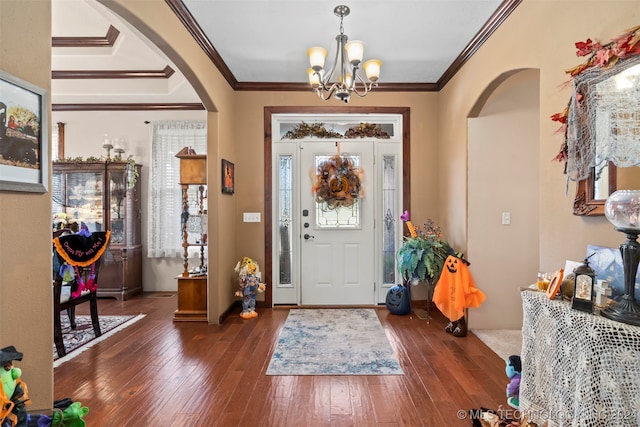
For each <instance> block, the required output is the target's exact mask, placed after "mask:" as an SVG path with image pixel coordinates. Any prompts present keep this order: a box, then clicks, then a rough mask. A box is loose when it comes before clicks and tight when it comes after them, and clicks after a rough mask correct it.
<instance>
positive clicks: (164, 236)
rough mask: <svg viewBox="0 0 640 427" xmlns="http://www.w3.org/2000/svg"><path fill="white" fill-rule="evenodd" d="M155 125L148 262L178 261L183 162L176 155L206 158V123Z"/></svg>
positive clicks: (180, 248) (149, 202)
mask: <svg viewBox="0 0 640 427" xmlns="http://www.w3.org/2000/svg"><path fill="white" fill-rule="evenodd" d="M152 124H153V135H152V142H151V143H152V147H151V168H150V172H149V175H150V177H149V182H150V185H149V201H148V206H149V220H148V228H147V255H148V257H149V258H161V257H176V256H180V255H181V254H182V252H183V249H182V233H181V231H182V230H181V226H180V214H181V213H182V189H181V187H180V185H179V184H178V183H179V181H180V160H179V159H178V158H177V157H176V154H177V153H178V152H179V151H180V150H182V149H183V148H184V147H192V148H193V149H194V150H195V152H196V153H197V154H206V152H207V122H206V121H202V120H163V121H156V122H152Z"/></svg>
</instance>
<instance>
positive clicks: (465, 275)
mask: <svg viewBox="0 0 640 427" xmlns="http://www.w3.org/2000/svg"><path fill="white" fill-rule="evenodd" d="M468 266H469V262H468V261H467V260H465V259H464V255H462V254H459V253H455V252H453V251H451V254H450V255H449V256H448V257H447V259H446V260H445V262H444V268H443V269H442V274H441V275H440V279H439V280H438V283H437V284H436V288H435V290H434V291H433V302H434V304H435V305H436V307H438V310H440V312H442V314H444V315H445V316H446V317H447V318H448V319H449V320H450V323H449V324H448V325H447V326H446V328H445V331H446V332H447V333H450V334H452V335H453V336H454V337H464V336H466V335H467V323H466V321H465V318H464V310H465V309H466V308H469V307H480V304H482V302H483V301H484V300H485V298H486V296H485V294H484V293H483V292H482V291H480V290H479V289H477V288H476V285H475V282H474V281H473V277H471V273H470V272H469V267H468Z"/></svg>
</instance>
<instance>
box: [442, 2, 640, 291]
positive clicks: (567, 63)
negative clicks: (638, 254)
mask: <svg viewBox="0 0 640 427" xmlns="http://www.w3.org/2000/svg"><path fill="white" fill-rule="evenodd" d="M638 22H640V2H639V1H614V0H610V1H564V0H563V1H554V2H550V1H543V0H525V1H523V2H522V4H521V5H520V6H519V7H518V8H517V9H516V10H515V12H514V13H513V14H512V15H511V16H510V17H509V18H508V19H507V21H506V22H505V23H503V24H502V26H501V27H500V28H499V29H498V30H497V31H496V32H495V33H494V34H493V35H492V36H491V38H490V39H489V40H488V41H487V42H486V43H485V44H484V45H483V47H481V48H480V49H479V50H478V51H477V52H476V53H475V55H474V56H473V57H472V58H471V60H470V61H469V62H468V63H467V64H466V65H465V66H464V68H463V69H462V70H461V71H460V72H459V73H458V74H457V75H456V76H455V78H454V79H452V80H451V82H449V84H447V86H446V87H445V88H444V90H442V91H441V102H440V117H446V118H447V120H441V121H440V134H439V141H440V147H441V149H440V151H439V154H440V164H441V165H442V168H441V170H440V182H441V183H442V187H441V192H440V194H439V201H440V203H441V204H442V206H443V209H444V212H443V215H444V216H446V218H447V219H448V223H447V226H448V227H447V229H448V230H449V232H450V234H451V235H452V236H454V242H455V243H456V244H464V243H465V241H466V239H467V228H466V223H467V218H466V215H467V205H466V191H465V187H466V153H467V135H466V121H467V117H468V114H469V111H470V110H471V108H472V106H473V104H474V103H475V102H476V100H477V99H478V98H479V97H480V95H481V93H482V92H483V91H484V90H485V88H487V87H488V86H489V85H490V83H491V82H492V81H493V80H495V79H496V78H498V77H499V76H500V75H501V74H502V73H505V72H509V71H513V70H518V69H525V68H533V69H539V70H540V112H539V114H540V120H539V122H540V128H539V139H540V140H539V148H538V159H537V160H536V161H532V162H531V164H527V163H523V164H522V165H521V167H522V168H526V167H529V166H532V165H535V163H539V168H540V170H539V176H540V182H539V187H540V194H539V200H540V203H539V207H538V209H539V210H540V224H539V228H540V243H539V244H540V251H539V256H538V258H539V259H538V264H539V268H540V269H541V270H546V271H554V270H556V269H558V268H560V267H562V266H564V262H565V260H566V259H578V260H580V259H581V258H582V257H584V254H585V251H586V247H587V245H588V244H589V243H594V244H600V245H606V246H617V245H618V244H619V243H620V242H621V241H622V237H623V236H621V235H620V233H616V232H615V231H613V229H612V226H611V225H610V224H609V223H608V221H607V220H606V219H605V218H604V217H596V218H584V217H576V216H574V215H573V214H572V212H573V210H572V205H573V196H574V193H575V185H574V184H573V183H570V184H569V186H568V190H567V191H565V187H566V179H565V176H564V175H563V173H562V170H563V166H562V165H561V164H559V163H555V162H552V161H551V159H552V158H553V157H554V156H555V155H556V153H557V151H558V148H559V147H560V143H561V135H559V134H557V133H556V131H557V129H558V125H557V123H555V122H552V121H551V120H550V119H549V117H550V116H551V115H552V114H554V113H556V112H559V111H561V110H562V109H563V108H564V107H565V106H566V104H567V101H568V99H569V95H570V89H569V88H567V87H562V85H563V83H565V82H566V81H567V80H568V76H567V75H566V74H565V73H564V71H565V70H566V69H568V68H571V67H573V66H575V65H578V64H579V63H581V62H582V61H583V59H584V58H578V57H576V55H575V47H574V43H575V42H577V41H583V40H586V39H587V38H592V39H600V40H602V41H603V42H608V41H609V40H611V39H612V38H614V37H616V36H617V35H619V34H620V33H621V32H622V31H624V30H625V29H627V28H630V27H632V26H634V25H637V24H638ZM494 158H495V160H496V162H499V161H509V159H501V157H500V153H494ZM490 245H491V242H487V247H488V248H489V247H490ZM505 268H507V269H508V268H510V267H509V266H508V265H507V266H505ZM496 274H501V272H498V271H497V272H496ZM515 285H526V283H518V284H515Z"/></svg>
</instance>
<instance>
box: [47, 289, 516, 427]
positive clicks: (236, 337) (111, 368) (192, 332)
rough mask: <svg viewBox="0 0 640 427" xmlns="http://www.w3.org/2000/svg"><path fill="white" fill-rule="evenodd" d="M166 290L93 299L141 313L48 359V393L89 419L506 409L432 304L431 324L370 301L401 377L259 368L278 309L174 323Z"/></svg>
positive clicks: (388, 415) (344, 418) (137, 421)
mask: <svg viewBox="0 0 640 427" xmlns="http://www.w3.org/2000/svg"><path fill="white" fill-rule="evenodd" d="M176 298H177V297H176V295H175V294H166V293H164V294H144V295H138V296H135V297H133V298H131V299H130V300H128V301H116V300H113V299H100V300H99V303H98V304H99V311H100V313H101V314H137V313H145V314H146V317H145V318H144V319H142V320H141V321H139V322H137V323H135V324H133V325H132V326H130V327H129V328H127V329H125V330H124V331H123V332H120V333H117V334H116V335H114V336H112V337H110V338H108V339H106V340H104V341H102V342H100V343H98V344H97V345H95V346H94V347H92V348H91V349H89V350H88V351H86V352H84V353H82V354H80V355H79V356H77V357H76V358H75V359H73V360H72V361H69V362H66V363H64V364H63V365H61V366H60V367H58V368H56V369H55V372H54V374H55V376H54V396H55V398H56V399H61V398H64V397H70V398H72V399H73V400H74V401H79V402H82V404H83V405H84V406H87V407H88V408H89V413H88V414H87V415H86V416H85V420H86V422H87V426H89V427H100V426H133V427H138V426H139V427H147V426H174V427H178V426H179V427H183V426H195V427H198V426H202V427H209V426H223V427H226V426H296V427H297V426H427V427H432V426H433V427H441V426H467V427H468V426H471V421H470V420H469V419H468V411H469V409H472V408H480V407H481V406H482V407H488V408H493V409H498V407H499V406H500V405H502V406H506V404H505V388H506V385H507V383H508V382H509V381H508V378H507V377H506V375H505V371H504V366H505V362H504V361H503V360H502V359H501V358H500V357H499V356H497V355H496V354H495V353H493V352H492V351H491V350H490V349H489V348H488V347H487V346H485V345H484V344H483V343H482V342H481V341H480V340H479V339H478V338H476V337H475V336H474V335H473V334H471V333H469V334H468V335H467V337H464V338H455V337H453V336H451V335H450V334H447V333H446V332H444V327H445V325H446V323H447V322H446V319H444V318H443V317H442V316H441V315H440V314H439V313H437V310H435V309H432V313H433V312H434V311H435V312H436V313H434V314H437V316H435V317H434V318H433V319H432V320H431V321H426V320H420V319H418V318H417V317H415V316H396V315H393V314H391V313H389V311H388V310H387V309H386V308H384V307H381V308H380V309H378V310H377V312H378V316H379V317H380V320H381V322H382V325H383V327H384V329H385V331H386V333H387V336H388V337H389V340H390V342H391V345H392V346H393V348H394V349H395V350H396V351H397V353H398V355H399V358H400V364H401V366H402V368H403V370H404V372H405V375H403V376H266V375H265V372H266V369H267V366H268V363H269V359H270V356H271V353H272V351H273V349H274V346H275V343H276V341H277V338H278V335H279V332H280V329H281V327H282V326H283V324H284V321H285V319H286V317H287V314H288V310H287V309H259V314H260V316H259V317H258V318H257V319H252V320H246V321H245V320H242V319H240V317H239V316H238V313H234V314H233V315H232V316H231V317H230V318H229V319H227V320H226V322H225V323H224V324H223V325H207V324H204V323H189V322H181V323H174V322H173V321H172V317H173V311H174V310H175V308H176V307H177V302H176ZM83 310H84V308H79V310H78V313H83ZM459 411H462V414H463V416H459V415H458V414H459ZM460 418H463V419H460Z"/></svg>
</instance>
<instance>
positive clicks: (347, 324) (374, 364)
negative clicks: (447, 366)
mask: <svg viewBox="0 0 640 427" xmlns="http://www.w3.org/2000/svg"><path fill="white" fill-rule="evenodd" d="M402 374H403V371H402V368H401V367H400V363H399V362H398V358H397V357H396V355H395V354H394V352H393V349H392V348H391V344H389V340H388V339H387V336H386V335H385V333H384V329H383V328H382V325H381V324H380V320H379V319H378V315H377V314H376V311H375V310H373V309H292V310H291V311H290V312H289V315H288V317H287V320H286V322H285V324H284V326H283V328H282V332H281V333H280V337H279V339H278V343H277V345H276V348H275V350H274V352H273V356H272V357H271V361H270V362H269V367H268V368H267V375H402Z"/></svg>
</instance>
